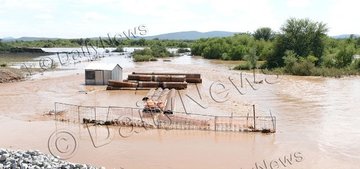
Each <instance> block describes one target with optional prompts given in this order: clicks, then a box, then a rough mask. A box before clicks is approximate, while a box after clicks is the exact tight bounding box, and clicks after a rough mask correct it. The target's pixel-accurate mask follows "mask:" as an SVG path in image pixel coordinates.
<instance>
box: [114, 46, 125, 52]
mask: <svg viewBox="0 0 360 169" xmlns="http://www.w3.org/2000/svg"><path fill="white" fill-rule="evenodd" d="M113 52H125V51H124V48H123V47H121V46H118V47H117V48H116V49H115V50H114V51H113Z"/></svg>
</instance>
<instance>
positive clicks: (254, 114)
mask: <svg viewBox="0 0 360 169" xmlns="http://www.w3.org/2000/svg"><path fill="white" fill-rule="evenodd" d="M253 116H254V130H256V122H255V104H254V105H253Z"/></svg>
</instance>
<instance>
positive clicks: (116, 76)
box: [85, 63, 122, 85]
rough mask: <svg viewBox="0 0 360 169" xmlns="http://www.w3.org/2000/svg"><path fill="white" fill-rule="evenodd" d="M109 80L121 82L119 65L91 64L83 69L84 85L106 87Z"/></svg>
mask: <svg viewBox="0 0 360 169" xmlns="http://www.w3.org/2000/svg"><path fill="white" fill-rule="evenodd" d="M109 80H117V81H121V80H122V67H121V66H120V65H119V64H104V63H91V64H89V65H88V66H87V67H86V68H85V84H86V85H107V84H108V81H109Z"/></svg>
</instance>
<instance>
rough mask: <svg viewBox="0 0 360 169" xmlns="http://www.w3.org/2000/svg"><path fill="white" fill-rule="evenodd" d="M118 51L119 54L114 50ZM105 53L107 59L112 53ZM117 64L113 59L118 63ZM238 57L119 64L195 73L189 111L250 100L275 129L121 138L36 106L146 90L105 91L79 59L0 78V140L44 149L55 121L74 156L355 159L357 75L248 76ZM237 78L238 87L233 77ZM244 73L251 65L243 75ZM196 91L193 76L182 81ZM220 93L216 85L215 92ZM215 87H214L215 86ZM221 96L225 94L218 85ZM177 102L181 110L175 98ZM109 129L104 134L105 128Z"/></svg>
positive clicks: (161, 167)
mask: <svg viewBox="0 0 360 169" xmlns="http://www.w3.org/2000/svg"><path fill="white" fill-rule="evenodd" d="M119 57H123V56H119ZM116 60H117V57H112V58H110V59H108V60H107V61H116ZM120 64H121V63H120ZM234 64H236V62H221V61H209V60H204V59H201V58H196V57H194V58H191V57H189V56H183V57H178V58H173V59H172V61H171V62H163V61H161V60H160V61H158V62H152V63H136V64H133V65H132V66H129V67H127V68H126V69H125V70H124V71H125V72H124V74H128V73H131V72H132V71H137V72H141V71H143V72H145V71H146V72H159V71H162V72H178V71H180V72H187V73H201V74H202V77H203V81H204V83H203V84H202V85H199V86H198V87H199V91H200V93H201V94H202V98H203V99H202V100H200V101H199V102H200V103H201V104H203V105H205V107H207V108H206V109H203V108H201V107H199V106H198V105H197V104H194V103H193V102H191V101H189V100H187V101H188V102H189V103H188V104H187V105H186V109H187V111H191V112H199V113H213V114H219V113H220V114H227V115H229V114H231V113H234V114H238V115H246V114H247V113H248V112H249V111H250V112H251V105H253V104H255V105H256V108H257V113H258V114H259V115H269V112H270V111H271V113H272V115H274V116H276V118H277V126H276V127H277V132H276V133H275V134H261V133H232V132H211V131H190V130H186V131H179V130H144V129H143V130H141V129H139V131H137V132H134V133H133V134H132V135H131V136H129V137H127V138H124V137H121V136H120V135H119V131H118V128H109V129H107V128H105V127H97V128H95V127H91V128H90V129H89V130H87V129H86V128H85V127H84V126H79V125H77V124H69V123H59V122H54V121H53V120H52V118H51V117H50V118H49V117H48V116H44V115H43V114H44V113H46V112H49V111H50V110H53V109H54V102H64V103H72V104H79V105H96V106H109V105H112V106H130V107H134V106H135V103H136V102H137V101H139V100H141V98H142V97H143V96H145V95H146V93H147V91H106V90H105V87H104V86H85V85H84V73H83V72H82V70H81V69H78V70H68V71H64V72H62V71H57V72H53V73H51V72H50V73H47V74H45V75H43V76H39V78H35V79H32V80H28V81H24V82H16V83H7V84H0V107H1V108H0V127H1V137H0V147H2V148H11V149H39V150H41V151H43V152H46V153H49V149H48V139H49V137H50V135H51V134H52V133H53V132H54V131H55V130H60V129H65V130H66V131H69V132H71V133H72V134H73V135H74V136H75V137H76V143H77V148H76V150H77V151H76V153H75V154H73V156H72V157H71V158H70V159H68V160H69V161H72V162H78V163H90V164H94V165H97V166H105V167H107V168H125V169H132V168H133V169H135V168H136V169H138V168H144V169H145V168H146V169H148V168H154V169H155V168H156V169H168V168H171V169H182V168H204V169H205V168H206V169H209V168H214V169H215V168H216V169H219V168H223V169H232V168H234V169H240V168H242V169H247V168H249V169H250V168H261V167H262V168H265V166H266V167H267V168H296V169H297V168H304V169H305V168H336V169H338V168H343V169H349V168H354V169H355V168H358V166H357V165H358V161H359V160H360V144H359V142H360V123H359V122H360V115H359V113H360V112H359V109H360V105H359V103H360V88H359V86H360V78H359V77H345V78H340V79H334V78H322V77H296V76H280V78H279V79H275V77H274V76H268V75H261V74H258V75H257V76H256V80H264V79H265V78H267V81H269V82H277V83H275V84H268V83H266V82H265V81H263V83H262V84H257V85H254V87H255V88H256V90H254V89H252V88H251V86H249V85H248V84H247V82H246V80H245V79H243V83H244V86H243V88H241V87H240V83H241V80H240V74H239V71H232V70H229V68H230V67H231V66H232V65H234ZM229 76H230V77H231V78H232V79H233V81H234V82H236V84H237V85H238V87H239V89H240V91H241V92H242V93H243V95H241V94H239V93H238V91H237V90H236V89H235V88H234V86H232V84H231V83H230V81H229V80H228V77H229ZM245 77H246V78H248V80H249V81H251V80H252V76H251V74H248V73H244V74H243V78H245ZM213 82H221V83H222V84H223V86H225V89H224V90H223V91H225V93H226V92H228V93H229V94H228V100H227V101H226V102H224V103H218V102H216V101H214V100H213V99H212V98H211V96H209V88H210V87H211V85H212V84H213ZM183 92H184V93H187V94H188V95H189V96H192V97H194V98H196V99H198V98H199V97H198V94H197V90H196V87H195V86H193V85H192V86H189V89H188V90H187V91H183ZM220 93H221V92H220ZM220 95H221V94H220ZM223 96H224V95H223ZM177 110H178V111H184V108H182V107H181V105H180V104H177ZM108 131H109V132H110V133H111V134H110V136H111V137H109V138H106V134H107V132H108Z"/></svg>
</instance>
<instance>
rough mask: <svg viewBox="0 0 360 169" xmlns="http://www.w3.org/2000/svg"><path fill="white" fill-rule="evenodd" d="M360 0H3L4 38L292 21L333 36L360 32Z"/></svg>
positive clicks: (0, 29)
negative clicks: (321, 26) (324, 27)
mask: <svg viewBox="0 0 360 169" xmlns="http://www.w3.org/2000/svg"><path fill="white" fill-rule="evenodd" d="M359 7H360V1H358V0H0V38H4V37H14V38H19V37H25V36H27V37H30V36H31V37H54V38H86V37H99V36H106V35H107V34H108V33H109V34H110V35H114V34H121V33H122V32H123V31H128V30H129V29H134V28H136V27H139V26H140V25H145V27H146V29H147V34H146V35H148V36H150V35H158V34H163V33H170V32H179V31H200V32H207V31H230V32H254V31H255V30H256V29H257V28H260V27H270V28H272V29H273V30H274V31H279V30H280V27H281V26H282V25H283V24H284V23H285V22H286V20H287V19H289V18H291V17H295V18H309V19H311V20H312V21H316V22H323V23H325V24H327V26H328V28H329V32H328V35H330V36H334V35H340V34H360V22H359V20H360V12H359V10H358V9H359Z"/></svg>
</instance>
